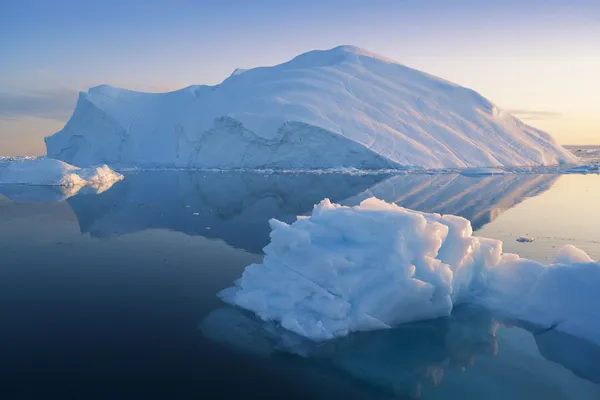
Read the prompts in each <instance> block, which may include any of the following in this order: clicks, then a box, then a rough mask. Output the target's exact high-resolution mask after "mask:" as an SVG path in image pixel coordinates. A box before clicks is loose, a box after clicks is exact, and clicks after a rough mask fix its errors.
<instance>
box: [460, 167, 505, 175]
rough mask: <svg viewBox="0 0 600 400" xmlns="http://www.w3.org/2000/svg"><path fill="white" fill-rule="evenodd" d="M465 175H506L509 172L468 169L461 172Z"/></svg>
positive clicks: (495, 169)
mask: <svg viewBox="0 0 600 400" xmlns="http://www.w3.org/2000/svg"><path fill="white" fill-rule="evenodd" d="M460 173H461V174H463V175H504V174H507V173H508V171H506V170H504V169H501V168H467V169H464V170H461V171H460Z"/></svg>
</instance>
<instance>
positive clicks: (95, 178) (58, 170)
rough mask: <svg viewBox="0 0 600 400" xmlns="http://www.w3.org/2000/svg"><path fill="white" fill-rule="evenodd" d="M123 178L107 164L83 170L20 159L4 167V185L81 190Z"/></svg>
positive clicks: (48, 161)
mask: <svg viewBox="0 0 600 400" xmlns="http://www.w3.org/2000/svg"><path fill="white" fill-rule="evenodd" d="M121 179H123V175H121V174H119V173H117V172H115V171H113V170H112V169H110V168H109V167H108V166H106V165H102V166H99V167H90V168H79V167H76V166H74V165H70V164H67V163H66V162H63V161H60V160H53V159H48V158H37V159H18V160H12V161H10V162H7V163H6V164H5V165H1V166H0V183H4V184H27V185H44V186H67V187H77V186H84V185H92V186H100V187H102V186H105V185H112V184H113V183H114V182H116V181H119V180H121Z"/></svg>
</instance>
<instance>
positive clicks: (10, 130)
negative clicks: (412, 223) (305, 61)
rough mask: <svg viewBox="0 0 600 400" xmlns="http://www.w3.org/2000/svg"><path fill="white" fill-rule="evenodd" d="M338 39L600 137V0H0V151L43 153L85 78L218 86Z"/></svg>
mask: <svg viewBox="0 0 600 400" xmlns="http://www.w3.org/2000/svg"><path fill="white" fill-rule="evenodd" d="M342 44H351V45H355V46H359V47H362V48H365V49H368V50H370V51H372V52H375V53H378V54H381V55H383V56H386V57H388V58H391V59H394V60H396V61H398V62H400V63H402V64H404V65H407V66H409V67H413V68H416V69H419V70H422V71H425V72H428V73H430V74H433V75H436V76H439V77H441V78H444V79H446V80H450V81H452V82H455V83H457V84H460V85H462V86H466V87H469V88H472V89H474V90H476V91H478V92H479V93H481V94H482V95H483V96H485V97H486V98H488V99H490V100H491V101H492V102H494V103H495V104H497V105H498V106H500V107H501V108H504V109H508V110H510V111H512V112H513V113H514V114H515V115H516V116H518V117H519V118H522V119H523V120H524V121H525V122H526V123H528V124H530V125H533V126H535V127H537V128H540V129H543V130H546V131H547V132H549V133H551V134H552V135H553V136H554V137H556V139H557V140H558V141H559V142H560V143H562V144H577V145H581V144H600V106H599V104H600V103H599V102H598V101H597V99H596V96H597V95H598V94H600V74H599V71H600V1H599V0H570V1H565V0H545V1H543V0H529V1H524V0H503V1H496V0H490V1H488V0H486V1H483V0H479V1H473V0H344V1H341V0H318V1H317V0H196V1H191V0H171V1H159V0H143V1H142V0H103V1H95V2H92V1H81V0H78V1H75V0H53V1H46V0H0V155H38V154H44V153H45V147H44V142H43V138H44V137H45V136H48V135H51V134H53V133H54V132H56V131H58V130H60V129H61V128H62V127H63V126H64V124H65V122H66V121H67V120H68V118H69V116H70V115H71V113H72V111H73V109H74V106H75V102H76V98H77V93H78V92H79V91H86V90H87V89H88V88H89V87H91V86H95V85H99V84H110V85H114V86H119V87H125V88H130V89H136V90H142V91H151V92H161V91H169V90H174V89H179V88H182V87H185V86H188V85H191V84H217V83H220V82H221V81H222V80H223V79H225V78H226V77H227V76H229V75H230V74H231V72H232V71H233V70H234V69H235V68H251V67H256V66H263V65H274V64H278V63H281V62H284V61H287V60H289V59H291V58H293V57H294V56H296V55H298V54H300V53H303V52H306V51H310V50H313V49H327V48H332V47H335V46H338V45H342Z"/></svg>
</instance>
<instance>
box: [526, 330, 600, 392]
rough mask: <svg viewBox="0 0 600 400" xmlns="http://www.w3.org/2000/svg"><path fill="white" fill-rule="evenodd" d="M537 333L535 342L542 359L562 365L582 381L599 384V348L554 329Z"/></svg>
mask: <svg viewBox="0 0 600 400" xmlns="http://www.w3.org/2000/svg"><path fill="white" fill-rule="evenodd" d="M537 331H538V332H537V333H536V334H535V341H536V343H537V346H538V349H539V350H540V353H541V354H542V356H544V358H546V359H547V360H550V361H554V362H556V363H558V364H561V365H563V366H564V367H565V368H568V369H570V370H571V371H573V373H575V375H577V376H579V377H581V378H583V379H586V380H588V381H590V382H595V383H600V347H598V346H597V345H594V344H592V343H590V342H588V341H586V340H584V339H580V338H577V337H575V336H570V335H568V334H566V333H563V332H560V331H557V330H554V329H552V330H549V331H546V332H542V333H540V332H539V329H538V330H537Z"/></svg>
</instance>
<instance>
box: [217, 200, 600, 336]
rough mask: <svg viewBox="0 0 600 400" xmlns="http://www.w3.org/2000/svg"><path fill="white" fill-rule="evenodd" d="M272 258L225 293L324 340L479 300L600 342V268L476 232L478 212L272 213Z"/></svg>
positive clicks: (390, 208)
mask: <svg viewBox="0 0 600 400" xmlns="http://www.w3.org/2000/svg"><path fill="white" fill-rule="evenodd" d="M270 223H271V227H272V232H271V243H270V244H269V245H268V246H267V247H265V249H264V251H265V258H264V261H263V263H262V264H252V265H250V266H248V267H246V269H245V271H244V273H243V275H242V277H241V278H240V279H239V280H237V281H236V282H235V285H234V286H233V287H230V288H227V289H225V290H223V291H222V292H220V293H219V296H220V297H221V298H222V299H223V300H224V301H226V302H228V303H231V304H234V305H237V306H240V307H243V308H246V309H248V310H250V311H253V312H254V313H256V314H257V315H258V316H259V317H260V318H262V319H263V320H265V321H275V322H277V323H279V324H281V326H282V327H283V328H285V329H287V330H290V331H292V332H295V333H297V334H299V335H302V336H305V337H307V338H310V339H313V340H317V341H320V340H327V339H332V338H335V337H338V336H344V335H347V334H348V333H350V332H353V331H365V330H375V329H384V328H389V327H392V326H395V325H398V324H401V323H404V322H410V321H416V320H422V319H430V318H436V317H442V316H448V315H450V312H451V311H452V308H453V306H454V305H455V304H458V303H463V302H467V303H476V304H478V305H483V306H486V307H489V308H491V309H494V310H495V311H497V312H499V313H501V314H505V315H507V316H509V317H514V318H518V319H522V320H524V321H528V322H531V323H533V324H537V325H540V326H542V327H544V328H548V329H554V328H556V329H557V330H561V331H563V332H566V333H569V334H572V335H575V336H579V337H582V338H584V339H587V340H590V341H595V342H597V343H600V309H599V308H597V307H594V306H591V305H593V304H595V303H596V302H598V301H599V300H600V292H598V290H597V288H598V287H600V264H599V263H594V262H593V261H592V260H591V259H590V258H589V257H588V256H587V255H586V254H585V253H584V252H582V251H581V250H578V249H576V248H574V247H572V246H570V247H565V248H563V249H562V250H561V251H560V252H559V254H558V256H557V258H556V260H555V262H554V263H553V264H551V265H543V264H540V263H537V262H535V261H530V260H527V259H523V258H520V257H519V256H517V255H514V254H502V242H501V241H498V240H493V239H487V238H482V237H475V236H472V229H471V225H470V223H469V221H468V220H466V219H464V218H461V217H457V216H453V215H444V216H442V215H439V214H426V213H420V212H416V211H412V210H408V209H405V208H402V207H399V206H397V205H395V204H389V203H386V202H384V201H381V200H378V199H375V198H370V199H367V200H365V201H363V202H362V203H361V204H360V205H358V206H355V207H345V206H340V205H336V204H332V203H331V202H330V201H329V200H327V199H326V200H323V201H322V202H321V203H320V204H318V205H317V206H315V208H314V210H313V212H312V215H311V216H310V217H298V220H297V221H296V222H294V223H292V224H291V225H288V224H286V223H283V222H280V221H277V220H271V222H270Z"/></svg>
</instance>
